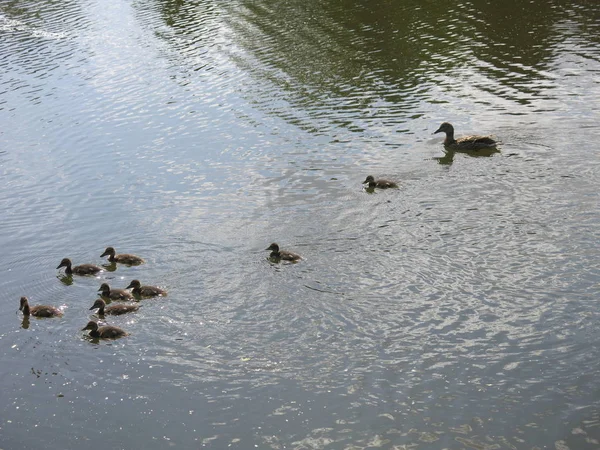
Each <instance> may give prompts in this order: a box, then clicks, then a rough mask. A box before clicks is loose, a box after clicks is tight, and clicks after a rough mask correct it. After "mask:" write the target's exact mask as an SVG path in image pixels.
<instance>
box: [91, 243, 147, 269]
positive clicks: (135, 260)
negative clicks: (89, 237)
mask: <svg viewBox="0 0 600 450" xmlns="http://www.w3.org/2000/svg"><path fill="white" fill-rule="evenodd" d="M107 255H108V260H109V261H110V262H118V263H121V264H127V265H129V266H137V265H138V264H143V263H144V260H143V259H142V258H140V257H139V256H135V255H130V254H129V253H122V254H120V255H117V252H116V251H115V249H114V248H113V247H106V250H104V253H102V254H101V255H100V257H103V256H107Z"/></svg>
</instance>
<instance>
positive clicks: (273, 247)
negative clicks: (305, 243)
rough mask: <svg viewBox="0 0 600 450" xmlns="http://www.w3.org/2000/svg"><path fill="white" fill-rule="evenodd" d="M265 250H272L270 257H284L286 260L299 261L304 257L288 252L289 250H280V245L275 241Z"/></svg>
mask: <svg viewBox="0 0 600 450" xmlns="http://www.w3.org/2000/svg"><path fill="white" fill-rule="evenodd" d="M265 250H271V254H270V255H269V258H271V259H276V260H280V259H283V260H284V261H299V260H301V259H302V257H301V256H300V255H298V254H296V253H292V252H288V251H287V250H279V245H277V244H276V243H274V242H273V243H272V244H271V245H269V247H267V248H266V249H265Z"/></svg>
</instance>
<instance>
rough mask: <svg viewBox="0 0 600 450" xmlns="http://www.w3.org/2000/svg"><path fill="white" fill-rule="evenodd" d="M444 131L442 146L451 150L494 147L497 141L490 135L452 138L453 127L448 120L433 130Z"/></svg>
mask: <svg viewBox="0 0 600 450" xmlns="http://www.w3.org/2000/svg"><path fill="white" fill-rule="evenodd" d="M436 133H446V139H444V147H446V148H449V149H452V150H479V149H482V148H495V147H496V146H497V145H498V143H497V142H496V141H495V140H494V139H492V138H491V137H490V136H477V135H474V136H463V137H460V138H458V139H454V127H453V126H452V124H450V123H448V122H444V123H442V124H441V125H440V127H439V128H438V129H437V130H436V131H434V132H433V134H436Z"/></svg>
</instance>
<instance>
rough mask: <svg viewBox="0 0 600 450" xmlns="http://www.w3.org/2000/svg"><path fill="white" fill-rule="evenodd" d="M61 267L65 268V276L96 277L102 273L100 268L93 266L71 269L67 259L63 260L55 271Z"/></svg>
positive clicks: (80, 266)
mask: <svg viewBox="0 0 600 450" xmlns="http://www.w3.org/2000/svg"><path fill="white" fill-rule="evenodd" d="M61 267H64V268H65V273H66V274H67V275H73V274H75V275H96V274H97V273H98V272H102V271H103V270H104V269H103V268H102V267H98V266H95V265H94V264H81V265H79V266H75V267H73V266H72V264H71V260H70V259H69V258H63V259H62V261H61V262H60V264H59V265H58V267H57V269H60V268H61Z"/></svg>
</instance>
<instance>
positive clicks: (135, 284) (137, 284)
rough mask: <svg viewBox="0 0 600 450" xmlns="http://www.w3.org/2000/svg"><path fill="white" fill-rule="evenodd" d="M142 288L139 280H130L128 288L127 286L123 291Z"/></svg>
mask: <svg viewBox="0 0 600 450" xmlns="http://www.w3.org/2000/svg"><path fill="white" fill-rule="evenodd" d="M140 287H142V283H140V280H131V283H129V286H127V287H126V288H125V289H131V288H134V289H138V288H140Z"/></svg>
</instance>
